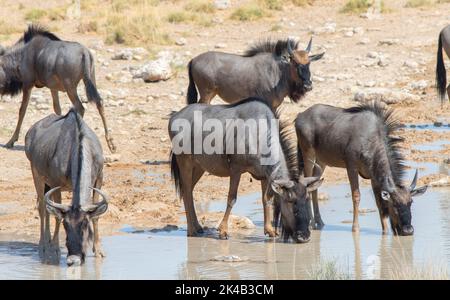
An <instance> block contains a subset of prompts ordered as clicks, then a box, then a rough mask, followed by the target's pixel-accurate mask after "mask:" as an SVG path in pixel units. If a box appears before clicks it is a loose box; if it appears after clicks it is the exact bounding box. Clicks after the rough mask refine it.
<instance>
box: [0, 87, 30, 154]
mask: <svg viewBox="0 0 450 300" xmlns="http://www.w3.org/2000/svg"><path fill="white" fill-rule="evenodd" d="M31 89H32V87H24V88H23V96H22V103H21V104H20V109H19V120H18V121H17V126H16V130H15V131H14V134H13V136H12V137H11V139H10V140H9V142H8V143H6V145H5V147H6V148H12V147H14V143H15V142H17V140H18V139H19V134H20V128H21V127H22V122H23V119H24V118H25V113H26V112H27V107H28V102H29V101H30V95H31Z"/></svg>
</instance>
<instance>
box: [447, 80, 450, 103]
mask: <svg viewBox="0 0 450 300" xmlns="http://www.w3.org/2000/svg"><path fill="white" fill-rule="evenodd" d="M447 96H448V101H450V84H449V85H448V86H447Z"/></svg>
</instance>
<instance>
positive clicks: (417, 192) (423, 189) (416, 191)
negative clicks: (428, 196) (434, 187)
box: [411, 185, 428, 197]
mask: <svg viewBox="0 0 450 300" xmlns="http://www.w3.org/2000/svg"><path fill="white" fill-rule="evenodd" d="M427 188H428V185H424V186H421V187H420V188H417V189H414V190H412V191H411V197H416V196H420V195H423V194H424V193H425V192H426V191H427Z"/></svg>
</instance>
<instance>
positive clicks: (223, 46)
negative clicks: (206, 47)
mask: <svg viewBox="0 0 450 300" xmlns="http://www.w3.org/2000/svg"><path fill="white" fill-rule="evenodd" d="M226 47H227V45H226V44H224V43H218V44H215V45H214V48H216V49H222V48H226Z"/></svg>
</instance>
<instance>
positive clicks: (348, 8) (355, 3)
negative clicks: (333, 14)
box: [340, 0, 389, 14]
mask: <svg viewBox="0 0 450 300" xmlns="http://www.w3.org/2000/svg"><path fill="white" fill-rule="evenodd" d="M373 4H374V0H349V1H347V2H346V3H345V5H344V6H343V7H342V8H341V10H340V12H341V13H349V14H360V13H365V12H367V10H368V9H369V8H370V7H372V6H373ZM380 6H381V7H380V12H381V13H383V12H388V11H389V9H387V8H386V6H385V4H384V1H381V3H380Z"/></svg>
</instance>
